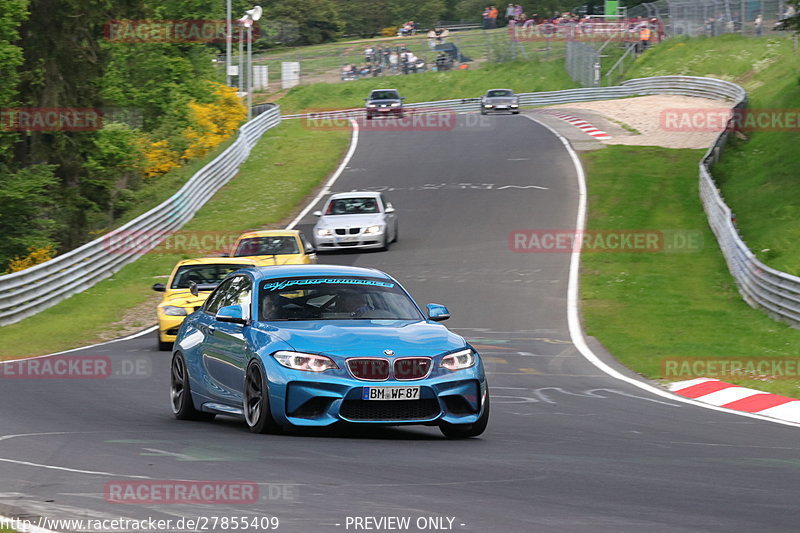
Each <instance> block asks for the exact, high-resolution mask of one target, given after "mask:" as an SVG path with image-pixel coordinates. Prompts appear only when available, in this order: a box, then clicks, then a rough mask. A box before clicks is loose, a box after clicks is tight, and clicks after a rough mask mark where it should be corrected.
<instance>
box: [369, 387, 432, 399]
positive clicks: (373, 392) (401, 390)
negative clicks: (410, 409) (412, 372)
mask: <svg viewBox="0 0 800 533" xmlns="http://www.w3.org/2000/svg"><path fill="white" fill-rule="evenodd" d="M361 399H362V400H419V387H364V390H363V392H362V394H361Z"/></svg>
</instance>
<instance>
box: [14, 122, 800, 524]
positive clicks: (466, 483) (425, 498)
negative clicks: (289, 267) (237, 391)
mask: <svg viewBox="0 0 800 533" xmlns="http://www.w3.org/2000/svg"><path fill="white" fill-rule="evenodd" d="M459 120H460V121H461V125H460V126H459V127H458V128H456V129H454V130H452V131H393V132H391V131H362V133H361V138H360V142H359V145H358V148H357V150H356V152H355V155H354V157H353V159H352V160H351V161H350V164H349V166H348V168H347V169H346V170H345V171H344V173H343V174H342V176H341V177H340V178H339V180H338V182H337V183H336V184H335V185H334V187H333V190H334V192H342V191H348V190H353V189H365V188H366V189H373V190H382V191H385V192H386V194H387V195H388V197H389V199H390V200H391V201H392V203H393V204H394V206H395V207H396V208H397V210H398V215H399V220H400V240H399V242H398V243H396V244H394V245H392V247H391V248H390V250H389V251H387V252H368V253H362V254H358V253H343V254H335V255H324V256H322V258H321V262H331V263H341V264H353V265H358V266H373V267H377V268H379V269H383V270H386V271H388V272H389V273H391V274H393V275H394V276H396V277H397V278H398V279H399V280H400V281H401V282H403V283H404V284H405V286H406V287H407V288H408V289H409V290H410V291H411V293H412V294H413V295H414V297H415V298H416V299H417V301H418V302H419V303H420V304H422V305H424V304H426V303H429V302H436V303H442V304H445V305H447V306H449V308H450V311H451V313H452V315H453V318H452V319H451V320H450V322H448V325H449V326H450V327H452V328H454V329H455V330H456V331H458V332H459V333H461V334H463V335H464V336H466V337H467V338H469V339H470V340H471V341H472V342H473V343H474V344H475V345H476V346H477V347H478V349H479V350H480V351H481V353H482V355H483V356H484V357H485V359H486V361H487V369H488V371H489V379H490V381H489V383H490V388H491V392H492V418H491V421H490V423H489V427H488V429H487V432H486V433H485V434H484V435H483V436H482V437H481V438H478V439H472V440H465V441H448V440H445V439H444V438H443V437H442V436H441V434H440V433H439V431H438V430H437V429H436V428H432V427H412V428H384V429H375V428H368V429H361V428H359V429H355V430H354V429H340V430H334V431H320V432H315V433H308V432H299V433H290V434H285V435H277V436H273V435H264V436H261V435H252V434H250V433H249V432H248V430H247V428H246V426H245V424H244V423H243V422H239V421H236V420H233V419H224V418H221V417H218V418H217V420H216V421H215V422H211V423H203V422H179V421H176V420H174V419H173V417H172V414H171V412H170V408H169V402H168V381H169V355H168V354H166V353H163V352H157V351H155V339H154V336H153V335H150V334H149V335H146V336H145V337H140V338H136V339H132V340H127V341H123V342H117V343H113V344H107V345H103V346H99V347H96V348H92V349H88V350H85V351H83V352H76V353H74V354H70V355H97V356H110V357H111V358H112V360H113V362H114V368H115V371H116V372H117V373H118V374H119V375H115V376H112V377H111V378H108V379H94V380H42V379H36V380H34V379H11V378H6V379H2V380H0V387H2V388H1V389H0V391H1V392H0V420H2V431H0V434H2V436H0V514H3V515H15V514H17V515H18V514H19V513H27V514H28V515H30V516H46V517H48V518H92V517H95V518H97V517H99V518H116V517H132V518H148V517H153V518H164V519H166V518H172V519H178V518H181V517H188V518H197V517H203V516H205V517H209V516H217V517H225V516H229V517H231V516H250V517H252V516H262V515H263V516H275V517H278V518H279V520H280V527H279V529H278V530H279V531H292V532H316V531H321V532H324V531H355V530H357V529H356V528H355V524H356V522H355V521H354V518H355V517H375V518H381V517H410V518H411V521H410V525H409V528H408V529H407V530H409V531H419V530H420V529H418V528H417V520H418V519H425V518H428V517H434V518H435V517H445V518H451V519H453V521H452V525H450V522H449V521H448V520H447V519H445V520H444V521H443V522H441V523H438V522H435V521H434V522H431V523H432V524H433V526H436V524H439V527H440V529H443V528H447V527H450V528H451V530H455V531H481V532H483V531H491V532H495V531H497V532H609V533H623V532H648V533H655V532H660V531H665V532H667V531H668V532H683V531H698V532H712V531H719V532H732V531H736V532H739V531H742V532H744V531H761V532H763V531H796V530H797V527H798V526H797V524H798V506H799V504H798V502H800V442H798V435H800V433H798V430H797V429H796V428H793V427H787V426H782V425H779V424H774V423H770V422H766V421H761V420H757V419H752V418H747V417H743V416H737V415H733V414H727V413H721V412H717V411H712V410H709V409H703V408H700V407H695V406H692V405H688V404H685V403H681V402H679V401H677V400H676V401H671V400H669V399H666V398H664V397H660V396H656V395H653V394H651V393H648V392H647V391H644V390H641V389H639V388H637V387H634V386H632V385H630V384H628V383H625V382H623V381H619V380H616V379H613V378H611V377H608V376H607V375H605V374H603V373H602V372H600V371H599V370H598V369H597V368H596V367H595V366H593V365H592V364H590V363H589V362H588V361H587V360H585V359H584V358H583V357H582V356H581V355H580V354H579V353H578V352H577V350H576V349H575V348H574V346H573V345H572V343H571V341H570V337H569V332H568V329H567V305H566V293H567V275H568V271H569V256H568V255H567V254H556V253H551V254H541V253H535V254H520V253H515V252H512V251H511V250H510V249H509V246H508V234H509V232H511V231H513V230H516V229H570V228H572V227H573V225H574V222H575V217H576V209H577V204H578V200H577V198H578V195H577V191H578V186H577V180H576V177H575V169H574V167H573V165H572V163H571V161H570V159H569V157H568V155H567V152H566V151H565V149H564V147H563V146H562V144H561V142H560V141H559V140H558V139H557V138H556V137H555V136H553V134H552V133H550V131H548V130H547V129H545V128H544V127H542V126H540V125H538V124H536V123H534V122H533V121H531V120H528V119H527V118H526V117H524V116H492V117H488V118H487V119H486V121H485V122H483V123H482V125H475V122H476V116H474V115H466V116H461V117H460V119H459ZM467 122H469V124H468V123H467ZM311 223H313V220H312V218H311V217H309V218H308V219H306V220H304V221H303V223H302V224H301V225H300V227H301V229H305V230H306V231H308V230H309V229H310V226H309V224H311ZM142 290H149V288H148V287H146V286H143V287H142ZM31 334H32V335H35V332H31ZM143 478H144V479H149V480H237V481H252V482H256V483H258V484H259V487H260V490H259V501H258V503H255V504H237V505H230V504H228V505H221V504H204V505H174V504H164V503H152V504H127V505H125V504H115V503H108V502H107V501H106V500H105V499H104V489H105V487H106V484H107V483H109V482H120V481H139V480H142V479H143ZM348 517H349V518H348ZM420 523H421V522H420ZM361 524H362V525H366V524H370V525H372V526H374V525H375V523H374V522H369V523H365V522H361ZM384 525H386V524H385V523H384ZM433 526H430V527H428V526H426V527H425V528H424V529H423V530H434V529H433ZM209 530H212V529H209ZM360 530H364V529H360ZM373 530H374V529H373ZM379 530H388V529H387V528H385V527H384V528H382V529H379ZM212 531H213V530H212ZM217 531H223V529H221V528H218V529H217ZM251 531H253V530H252V529H251Z"/></svg>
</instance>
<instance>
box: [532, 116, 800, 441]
mask: <svg viewBox="0 0 800 533" xmlns="http://www.w3.org/2000/svg"><path fill="white" fill-rule="evenodd" d="M523 116H526V117H528V118H529V119H530V120H532V121H533V122H536V123H537V124H539V125H541V126H542V127H544V128H546V129H548V130H549V131H550V132H551V133H552V134H553V135H555V136H556V138H558V140H560V141H561V143H562V144H563V145H564V148H566V150H567V152H568V153H569V155H570V158H571V159H572V163H573V164H574V166H575V172H576V173H577V178H578V216H577V217H576V220H575V229H576V230H577V231H583V229H584V228H585V227H586V173H585V172H584V170H583V165H582V164H581V160H580V158H579V157H578V153H577V152H576V151H575V149H574V148H573V147H572V145H571V144H570V142H569V141H568V140H567V138H566V137H564V136H563V135H561V134H560V133H558V132H557V131H556V130H554V129H553V128H551V127H550V126H548V125H547V124H545V123H543V122H540V121H538V120H536V119H535V118H534V117H532V116H530V115H528V114H524V115H523ZM580 261H581V252H580V249H578V250H575V251H573V252H572V255H571V257H570V265H569V285H568V288H567V322H568V324H569V334H570V337H571V338H572V343H573V344H574V345H575V347H576V348H577V349H578V351H579V352H580V353H581V355H582V356H583V357H584V358H586V360H587V361H589V362H590V363H592V364H593V365H594V366H596V367H597V368H598V369H599V370H601V371H603V372H605V373H606V374H608V375H609V376H611V377H612V378H614V379H618V380H620V381H624V382H626V383H629V384H631V385H633V386H635V387H638V388H640V389H643V390H646V391H648V392H650V393H652V394H655V395H656V396H661V397H662V398H669V399H670V400H675V401H679V402H682V403H686V404H689V405H694V406H696V407H702V408H704V409H711V410H713V411H720V412H723V413H728V414H734V415H738V416H744V417H747V418H755V419H757V420H764V421H766V422H773V423H775V424H781V425H784V426H792V427H800V424H799V423H796V422H788V421H786V420H780V419H778V418H772V417H768V416H763V415H758V414H755V413H745V412H743V411H736V410H733V409H726V408H724V407H718V406H716V405H710V404H707V403H702V402H698V401H695V400H691V399H689V398H685V397H683V396H679V395H677V394H673V393H672V392H669V391H667V390H665V389H661V388H659V387H656V386H654V385H651V384H649V383H645V382H644V381H639V380H638V379H634V378H631V377H628V376H626V375H624V374H621V373H620V372H618V371H617V370H615V369H613V368H611V367H610V366H608V365H607V364H606V363H604V362H603V361H602V360H601V359H600V358H599V357H598V356H597V354H595V353H594V352H593V351H592V349H591V348H590V347H589V345H588V344H587V343H586V337H585V336H584V334H583V327H582V326H581V319H580V313H579V300H578V296H579V288H580Z"/></svg>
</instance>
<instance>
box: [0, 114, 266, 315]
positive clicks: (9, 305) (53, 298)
mask: <svg viewBox="0 0 800 533" xmlns="http://www.w3.org/2000/svg"><path fill="white" fill-rule="evenodd" d="M259 111H260V114H259V115H258V116H257V117H256V118H254V119H253V120H251V121H250V122H248V123H246V124H244V125H243V126H242V127H241V128H240V130H239V134H238V136H237V138H236V140H235V141H234V142H233V143H232V144H231V145H230V146H229V147H228V148H227V149H226V150H225V151H224V152H222V153H221V154H220V155H219V156H217V157H216V158H215V159H214V160H213V161H211V162H210V163H209V164H207V165H206V166H204V167H203V168H201V169H200V170H199V171H198V172H197V173H196V174H195V175H194V176H192V177H191V178H190V179H189V180H188V181H187V182H186V183H185V184H184V185H183V187H181V188H180V189H179V190H178V192H176V193H175V194H173V195H172V197H170V198H169V199H168V200H166V201H165V202H163V203H162V204H160V205H158V206H157V207H154V208H153V209H151V210H150V211H148V212H146V213H144V214H143V215H141V216H139V217H137V218H135V219H134V220H131V221H130V222H128V223H127V224H125V225H124V226H122V227H120V228H118V229H116V230H114V231H111V232H109V233H108V234H106V235H104V236H103V237H101V238H99V239H95V240H93V241H91V242H88V243H86V244H84V245H83V246H80V247H79V248H76V249H74V250H72V251H70V252H67V253H65V254H63V255H59V256H57V257H55V258H54V259H51V260H50V261H47V262H45V263H41V264H39V265H36V266H34V267H31V268H28V269H26V270H23V271H21V272H15V273H13V274H7V275H4V276H0V325H7V324H13V323H15V322H19V321H20V320H22V319H24V318H26V317H29V316H32V315H34V314H36V313H38V312H40V311H43V310H44V309H47V308H48V307H51V306H53V305H55V304H57V303H58V302H60V301H61V300H63V299H65V298H68V297H70V296H72V295H73V294H77V293H79V292H82V291H84V290H86V289H88V288H89V287H91V286H93V285H94V284H96V283H97V282H99V281H101V280H103V279H105V278H107V277H109V276H111V275H112V274H114V273H115V272H117V271H118V270H119V269H120V268H122V267H123V266H125V265H126V264H128V263H131V262H133V261H135V260H136V259H137V258H139V257H140V256H141V255H142V254H144V253H146V252H147V251H148V250H151V249H153V248H154V247H155V246H157V245H158V244H159V243H160V242H161V241H163V240H164V239H165V238H166V237H167V236H168V235H169V234H170V233H172V232H173V231H176V230H178V229H180V228H181V227H182V226H183V225H184V224H185V223H186V222H187V221H188V220H189V219H191V218H192V217H193V216H194V214H195V213H196V212H197V210H198V209H200V207H201V206H202V205H203V204H205V203H206V201H208V200H209V199H210V198H211V197H212V196H213V195H214V193H215V192H216V191H217V190H218V189H219V188H220V187H222V186H223V185H225V184H226V183H227V182H228V181H229V180H230V179H231V178H233V177H234V176H235V175H236V172H237V171H238V168H239V165H240V164H241V163H242V162H243V161H244V160H245V159H247V157H248V156H249V155H250V150H251V149H252V148H253V146H255V144H256V142H258V140H259V138H260V137H261V135H263V134H264V132H265V131H267V130H268V129H270V128H272V127H274V126H276V125H278V124H279V123H280V121H281V117H280V109H279V108H278V107H277V106H275V105H270V106H269V108H262V109H260V110H259Z"/></svg>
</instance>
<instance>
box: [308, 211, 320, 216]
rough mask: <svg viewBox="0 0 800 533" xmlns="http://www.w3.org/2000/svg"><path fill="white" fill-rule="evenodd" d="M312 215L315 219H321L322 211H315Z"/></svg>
mask: <svg viewBox="0 0 800 533" xmlns="http://www.w3.org/2000/svg"><path fill="white" fill-rule="evenodd" d="M311 214H312V215H314V216H315V217H321V216H322V211H314V212H313V213H311Z"/></svg>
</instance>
